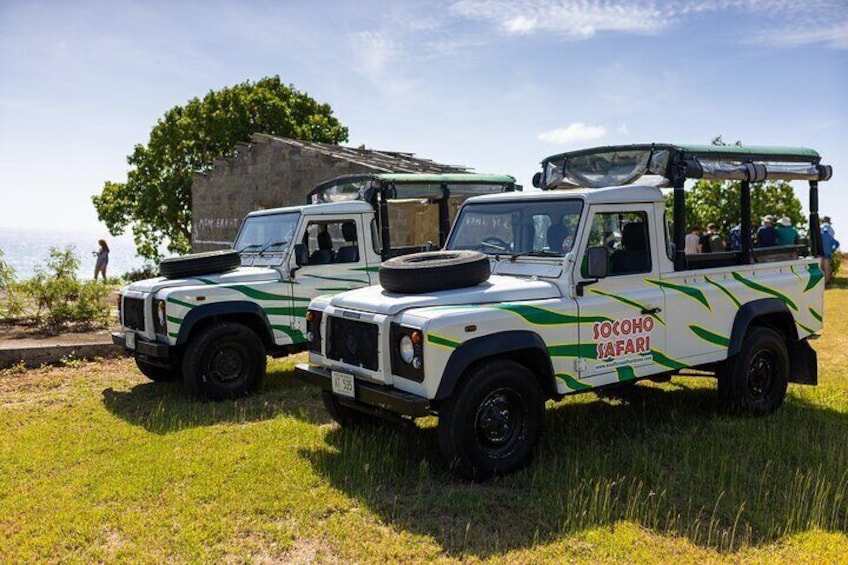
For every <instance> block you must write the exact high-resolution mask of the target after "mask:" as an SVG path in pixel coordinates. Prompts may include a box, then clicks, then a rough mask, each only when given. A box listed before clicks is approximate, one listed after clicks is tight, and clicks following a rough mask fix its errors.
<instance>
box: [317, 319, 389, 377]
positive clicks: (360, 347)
mask: <svg viewBox="0 0 848 565" xmlns="http://www.w3.org/2000/svg"><path fill="white" fill-rule="evenodd" d="M328 322H329V324H327V325H328V328H329V331H328V334H329V335H328V336H327V345H328V348H327V357H329V358H330V359H335V360H336V361H341V362H342V363H348V364H350V365H356V366H357V367H364V368H365V369H369V370H371V371H376V370H377V369H378V363H377V359H378V351H377V334H378V331H377V326H376V325H375V324H370V323H368V322H360V321H358V320H348V319H346V318H337V317H335V316H332V317H330V319H329V320H328Z"/></svg>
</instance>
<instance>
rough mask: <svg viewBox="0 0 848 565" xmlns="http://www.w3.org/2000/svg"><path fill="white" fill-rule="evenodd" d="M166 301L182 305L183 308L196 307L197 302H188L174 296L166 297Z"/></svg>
mask: <svg viewBox="0 0 848 565" xmlns="http://www.w3.org/2000/svg"><path fill="white" fill-rule="evenodd" d="M168 302H170V303H171V304H177V305H178V306H184V307H185V308H189V309H191V308H196V307H197V304H189V303H188V302H183V301H182V300H177V299H176V298H170V297H169V298H168Z"/></svg>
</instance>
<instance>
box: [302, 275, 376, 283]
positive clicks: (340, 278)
mask: <svg viewBox="0 0 848 565" xmlns="http://www.w3.org/2000/svg"><path fill="white" fill-rule="evenodd" d="M301 276H302V277H303V278H307V277H308V278H310V279H320V280H322V281H338V282H354V283H362V284H366V283H367V282H368V281H367V280H365V279H351V278H347V277H321V276H318V275H301Z"/></svg>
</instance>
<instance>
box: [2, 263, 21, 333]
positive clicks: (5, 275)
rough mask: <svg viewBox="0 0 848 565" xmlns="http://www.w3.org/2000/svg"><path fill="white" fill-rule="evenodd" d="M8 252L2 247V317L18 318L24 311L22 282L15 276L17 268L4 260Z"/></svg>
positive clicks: (4, 318) (6, 318) (7, 318)
mask: <svg viewBox="0 0 848 565" xmlns="http://www.w3.org/2000/svg"><path fill="white" fill-rule="evenodd" d="M5 256H6V253H5V252H4V251H3V250H2V249H0V318H2V319H3V320H9V319H13V318H17V317H18V316H20V315H21V314H22V313H23V311H24V305H23V300H22V296H21V294H22V293H21V288H20V284H19V283H18V281H17V280H16V278H15V269H14V268H13V267H12V266H11V265H9V264H8V263H6V261H4V260H3V257H5Z"/></svg>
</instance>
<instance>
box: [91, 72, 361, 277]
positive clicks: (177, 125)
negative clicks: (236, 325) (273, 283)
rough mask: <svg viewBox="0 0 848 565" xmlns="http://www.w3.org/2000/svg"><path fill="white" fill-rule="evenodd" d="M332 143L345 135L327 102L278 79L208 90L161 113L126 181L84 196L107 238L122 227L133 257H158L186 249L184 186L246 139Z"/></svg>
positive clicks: (188, 192)
mask: <svg viewBox="0 0 848 565" xmlns="http://www.w3.org/2000/svg"><path fill="white" fill-rule="evenodd" d="M257 132H259V133H268V134H271V135H279V136H282V137H289V138H294V139H302V140H306V141H320V142H324V143H339V142H342V141H346V140H347V138H348V130H347V128H346V127H344V126H343V125H341V124H340V123H339V121H338V120H337V119H336V118H335V117H333V111H332V109H331V108H330V106H329V105H328V104H319V103H318V102H316V101H315V100H313V99H312V98H310V97H309V96H308V95H306V94H304V93H302V92H299V91H297V90H296V89H295V88H294V87H293V86H291V85H289V86H287V85H285V84H283V83H282V82H281V81H280V78H279V77H278V76H274V77H266V78H263V79H261V80H259V81H257V82H255V83H251V82H249V81H246V82H243V83H241V84H237V85H235V86H232V87H228V88H224V89H222V90H219V91H211V92H209V93H208V94H207V95H206V96H204V97H203V99H199V98H193V99H191V100H189V102H188V103H187V104H186V105H185V106H175V107H174V108H171V109H170V110H168V112H166V113H165V116H164V117H163V118H161V119H160V120H159V121H158V122H157V123H156V125H155V126H154V127H153V130H152V131H151V133H150V139H149V140H148V142H147V145H136V146H135V149H134V150H133V153H132V155H130V156H128V157H127V162H128V163H129V164H130V166H131V167H132V168H131V169H130V171H129V173H128V174H127V181H126V182H112V181H106V183H105V184H104V185H103V190H102V192H101V193H100V194H99V195H97V196H94V197H92V201H93V202H94V207H95V208H96V209H97V215H98V217H99V218H100V220H101V221H102V222H104V223H105V224H106V226H107V227H108V228H109V232H110V233H111V234H112V235H115V236H117V235H120V234H122V233H123V232H124V230H125V229H127V228H128V227H130V228H131V229H132V232H133V235H134V236H135V244H136V247H137V249H138V253H139V255H141V256H143V257H146V258H148V259H151V260H154V261H155V260H157V259H158V258H159V247H160V246H161V245H162V244H163V243H167V249H168V251H170V252H172V253H187V252H188V251H190V249H191V186H192V182H193V176H194V173H195V172H206V171H208V170H210V169H211V167H212V162H213V160H215V159H218V158H221V157H229V156H232V155H233V154H234V152H235V147H236V144H237V143H239V142H246V141H248V140H249V139H250V136H251V134H253V133H257Z"/></svg>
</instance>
